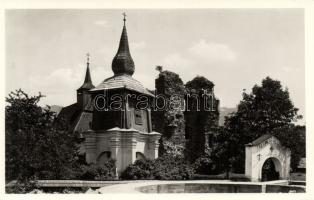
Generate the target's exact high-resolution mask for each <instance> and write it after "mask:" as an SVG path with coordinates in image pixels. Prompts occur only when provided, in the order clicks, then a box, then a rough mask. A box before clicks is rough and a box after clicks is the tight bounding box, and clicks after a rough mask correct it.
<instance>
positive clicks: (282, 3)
mask: <svg viewBox="0 0 314 200" xmlns="http://www.w3.org/2000/svg"><path fill="white" fill-rule="evenodd" d="M0 5H1V9H0V41H1V42H0V44H2V45H1V46H0V61H1V64H0V66H1V67H0V74H1V75H2V77H1V78H0V81H1V84H0V85H1V86H3V87H1V89H0V95H1V99H2V100H3V103H1V104H0V123H1V126H0V133H1V134H0V135H1V136H0V141H1V145H0V146H1V147H0V158H1V159H0V160H1V164H0V173H1V178H0V182H1V183H0V193H1V194H0V195H1V196H0V199H14V200H16V199H74V198H75V199H84V200H85V199H97V200H99V199H118V198H121V199H137V200H138V199H145V200H147V199H148V198H149V199H150V200H152V199H157V198H158V199H159V198H162V199H169V200H170V199H171V200H173V199H174V198H180V199H183V200H185V199H189V200H190V199H191V198H197V199H204V198H206V199H232V200H234V199H241V200H245V199H249V200H251V199H252V198H253V199H263V200H264V199H267V200H271V199H285V200H289V199H293V200H296V199H313V197H314V192H313V190H314V185H313V180H314V178H313V177H314V173H313V164H314V162H313V159H312V157H311V155H310V154H311V153H310V152H313V150H314V148H313V146H314V136H313V132H314V131H313V130H314V128H313V125H314V123H313V111H314V106H313V102H314V94H313V86H312V85H313V78H312V77H311V76H313V75H314V61H313V60H314V40H313V37H314V28H313V27H314V0H298V1H297V0H269V1H267V0H264V1H261V0H250V1H239V0H220V1H215V0H214V1H205V0H191V1H187V0H172V1H170V0H168V1H166V0H159V1H157V0H155V1H153V0H146V1H145V0H129V1H126V0H107V1H105V0H103V1H102V0H87V1H83V0H54V1H53V0H49V1H48V0H0ZM43 8H44V9H48V8H51V9H53V8H56V9H106V8H120V9H121V8H122V9H123V8H126V9H132V8H150V9H152V8H153V9H158V8H163V9H171V8H189V9H191V8H304V9H305V47H306V51H305V52H306V53H305V54H306V55H305V73H306V74H305V83H306V111H305V112H306V126H307V127H306V136H307V138H306V139H307V160H306V165H307V187H306V188H307V193H305V194H181V195H179V194H158V195H149V194H143V195H133V194H119V195H117V194H110V195H85V194H84V195H78V194H70V195H61V194H60V195H38V194H37V195H12V194H11V195H9V194H4V106H5V104H4V98H5V96H4V89H5V88H4V86H5V85H4V80H5V79H4V78H5V60H4V59H5V56H4V55H5V35H4V33H5V32H4V30H5V21H4V12H5V9H43ZM311 78H312V79H311ZM300 84H303V83H300Z"/></svg>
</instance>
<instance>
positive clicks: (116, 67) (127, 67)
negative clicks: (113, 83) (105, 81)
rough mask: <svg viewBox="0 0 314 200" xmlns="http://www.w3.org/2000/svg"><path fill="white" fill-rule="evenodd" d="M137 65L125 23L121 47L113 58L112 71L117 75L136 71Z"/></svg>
mask: <svg viewBox="0 0 314 200" xmlns="http://www.w3.org/2000/svg"><path fill="white" fill-rule="evenodd" d="M134 70H135V66H134V62H133V59H132V57H131V54H130V50H129V42H128V35H127V32H126V27H125V24H124V26H123V30H122V34H121V38H120V44H119V49H118V52H117V54H116V56H115V57H114V58H113V60H112V71H113V72H114V74H115V75H118V74H128V75H132V74H133V73H134Z"/></svg>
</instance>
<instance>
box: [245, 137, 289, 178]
mask: <svg viewBox="0 0 314 200" xmlns="http://www.w3.org/2000/svg"><path fill="white" fill-rule="evenodd" d="M290 159H291V152H290V150H289V149H288V148H286V147H284V146H282V145H281V143H280V141H279V140H278V139H277V138H276V137H274V136H272V135H263V136H261V137H259V138H257V139H256V140H254V141H253V142H251V143H249V144H247V145H246V147H245V175H246V176H247V177H248V178H250V179H251V181H271V180H278V179H288V178H289V176H290Z"/></svg>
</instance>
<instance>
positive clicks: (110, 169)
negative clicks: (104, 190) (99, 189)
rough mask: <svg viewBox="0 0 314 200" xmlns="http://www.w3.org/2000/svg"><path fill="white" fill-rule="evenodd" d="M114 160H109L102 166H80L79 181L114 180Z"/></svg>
mask: <svg viewBox="0 0 314 200" xmlns="http://www.w3.org/2000/svg"><path fill="white" fill-rule="evenodd" d="M115 169H116V166H115V160H113V159H110V160H109V161H107V162H106V163H104V165H103V166H99V165H95V164H91V165H85V166H82V174H81V175H80V177H79V178H80V179H82V180H97V181H104V180H114V179H115V177H116V176H115Z"/></svg>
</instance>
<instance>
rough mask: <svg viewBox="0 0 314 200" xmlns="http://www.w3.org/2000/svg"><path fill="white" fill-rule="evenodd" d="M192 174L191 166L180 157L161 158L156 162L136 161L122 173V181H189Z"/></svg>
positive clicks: (167, 156)
mask: <svg viewBox="0 0 314 200" xmlns="http://www.w3.org/2000/svg"><path fill="white" fill-rule="evenodd" d="M193 174H194V169H193V167H192V166H190V165H188V164H186V163H185V160H184V159H183V158H181V157H174V156H169V155H166V156H162V157H159V158H157V159H156V160H137V161H135V163H134V164H131V165H129V166H128V167H127V168H126V170H125V171H124V172H123V173H122V175H121V178H122V179H131V180H139V179H145V180H148V179H157V180H189V179H191V178H192V176H193Z"/></svg>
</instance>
